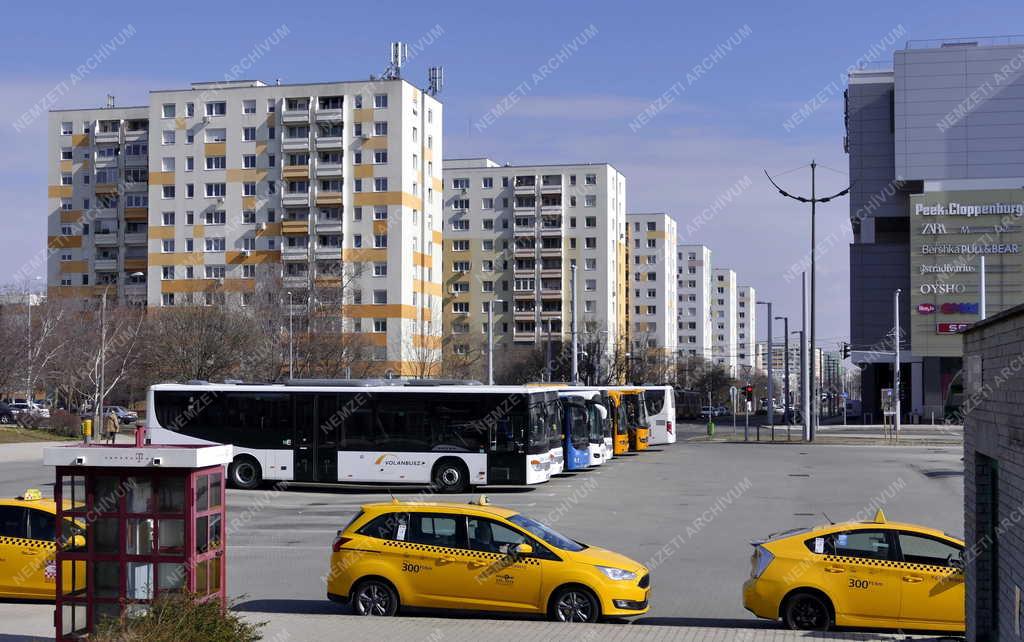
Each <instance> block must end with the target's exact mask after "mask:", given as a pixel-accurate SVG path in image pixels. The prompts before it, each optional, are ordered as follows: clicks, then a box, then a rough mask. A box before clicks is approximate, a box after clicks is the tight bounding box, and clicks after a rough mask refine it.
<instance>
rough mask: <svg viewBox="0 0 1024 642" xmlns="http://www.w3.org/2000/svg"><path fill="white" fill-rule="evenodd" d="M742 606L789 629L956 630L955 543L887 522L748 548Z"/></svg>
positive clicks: (958, 560)
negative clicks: (839, 627) (747, 568)
mask: <svg viewBox="0 0 1024 642" xmlns="http://www.w3.org/2000/svg"><path fill="white" fill-rule="evenodd" d="M752 544H753V545H754V554H753V556H752V558H751V570H750V579H748V580H747V581H746V582H745V583H744V585H743V605H744V607H746V609H747V610H749V611H751V612H752V613H753V614H754V615H757V616H758V617H762V618H768V619H772V620H774V619H778V618H781V619H782V620H783V622H784V623H785V624H786V625H787V626H789V627H790V628H793V629H816V630H825V629H828V628H830V627H831V626H833V625H834V626H849V627H867V628H899V629H910V630H928V631H956V632H959V631H963V630H964V627H965V625H964V573H963V566H964V562H963V551H964V543H963V541H962V540H960V539H957V538H954V537H952V536H950V535H947V534H946V533H943V532H941V531H938V530H935V529H932V528H927V527H925V526H918V525H915V524H905V523H898V522H888V521H886V519H885V515H884V514H883V513H882V511H878V514H877V515H876V516H875V519H874V520H873V521H870V522H845V523H841V524H830V525H827V526H818V527H815V528H805V529H795V530H792V531H787V532H785V533H781V534H777V535H774V536H770V537H769V538H767V539H766V540H763V541H758V542H752Z"/></svg>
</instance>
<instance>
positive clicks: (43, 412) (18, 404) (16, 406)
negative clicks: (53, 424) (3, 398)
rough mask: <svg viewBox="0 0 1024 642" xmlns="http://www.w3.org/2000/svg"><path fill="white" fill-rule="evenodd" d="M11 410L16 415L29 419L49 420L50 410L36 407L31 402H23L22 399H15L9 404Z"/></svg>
mask: <svg viewBox="0 0 1024 642" xmlns="http://www.w3.org/2000/svg"><path fill="white" fill-rule="evenodd" d="M10 407H11V410H13V411H14V413H15V414H16V415H26V416H29V417H39V418H41V419H49V418H50V409H49V408H43V407H42V406H39V405H37V404H36V403H35V402H33V401H25V400H24V399H15V400H14V403H12V404H10Z"/></svg>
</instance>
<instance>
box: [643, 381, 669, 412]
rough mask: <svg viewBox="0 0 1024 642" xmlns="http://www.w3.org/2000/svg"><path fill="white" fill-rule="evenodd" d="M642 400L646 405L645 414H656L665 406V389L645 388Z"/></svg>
mask: <svg viewBox="0 0 1024 642" xmlns="http://www.w3.org/2000/svg"><path fill="white" fill-rule="evenodd" d="M644 401H645V402H646V406H647V414H648V415H656V414H658V413H659V412H661V409H662V408H664V407H665V391H664V390H661V389H659V388H652V389H649V390H645V391H644Z"/></svg>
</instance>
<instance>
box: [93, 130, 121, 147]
mask: <svg viewBox="0 0 1024 642" xmlns="http://www.w3.org/2000/svg"><path fill="white" fill-rule="evenodd" d="M93 139H94V140H95V141H96V143H97V144H99V143H117V142H120V141H121V130H119V129H115V130H113V131H106V132H101V131H100V130H98V129H97V130H96V132H95V133H94V134H93Z"/></svg>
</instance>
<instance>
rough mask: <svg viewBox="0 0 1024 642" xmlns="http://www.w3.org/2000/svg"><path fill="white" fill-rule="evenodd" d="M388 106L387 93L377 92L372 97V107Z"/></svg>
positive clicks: (382, 107)
mask: <svg viewBox="0 0 1024 642" xmlns="http://www.w3.org/2000/svg"><path fill="white" fill-rule="evenodd" d="M387 106H388V95H387V94H377V95H375V96H374V97H373V108H374V109H385V108H386V107H387Z"/></svg>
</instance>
